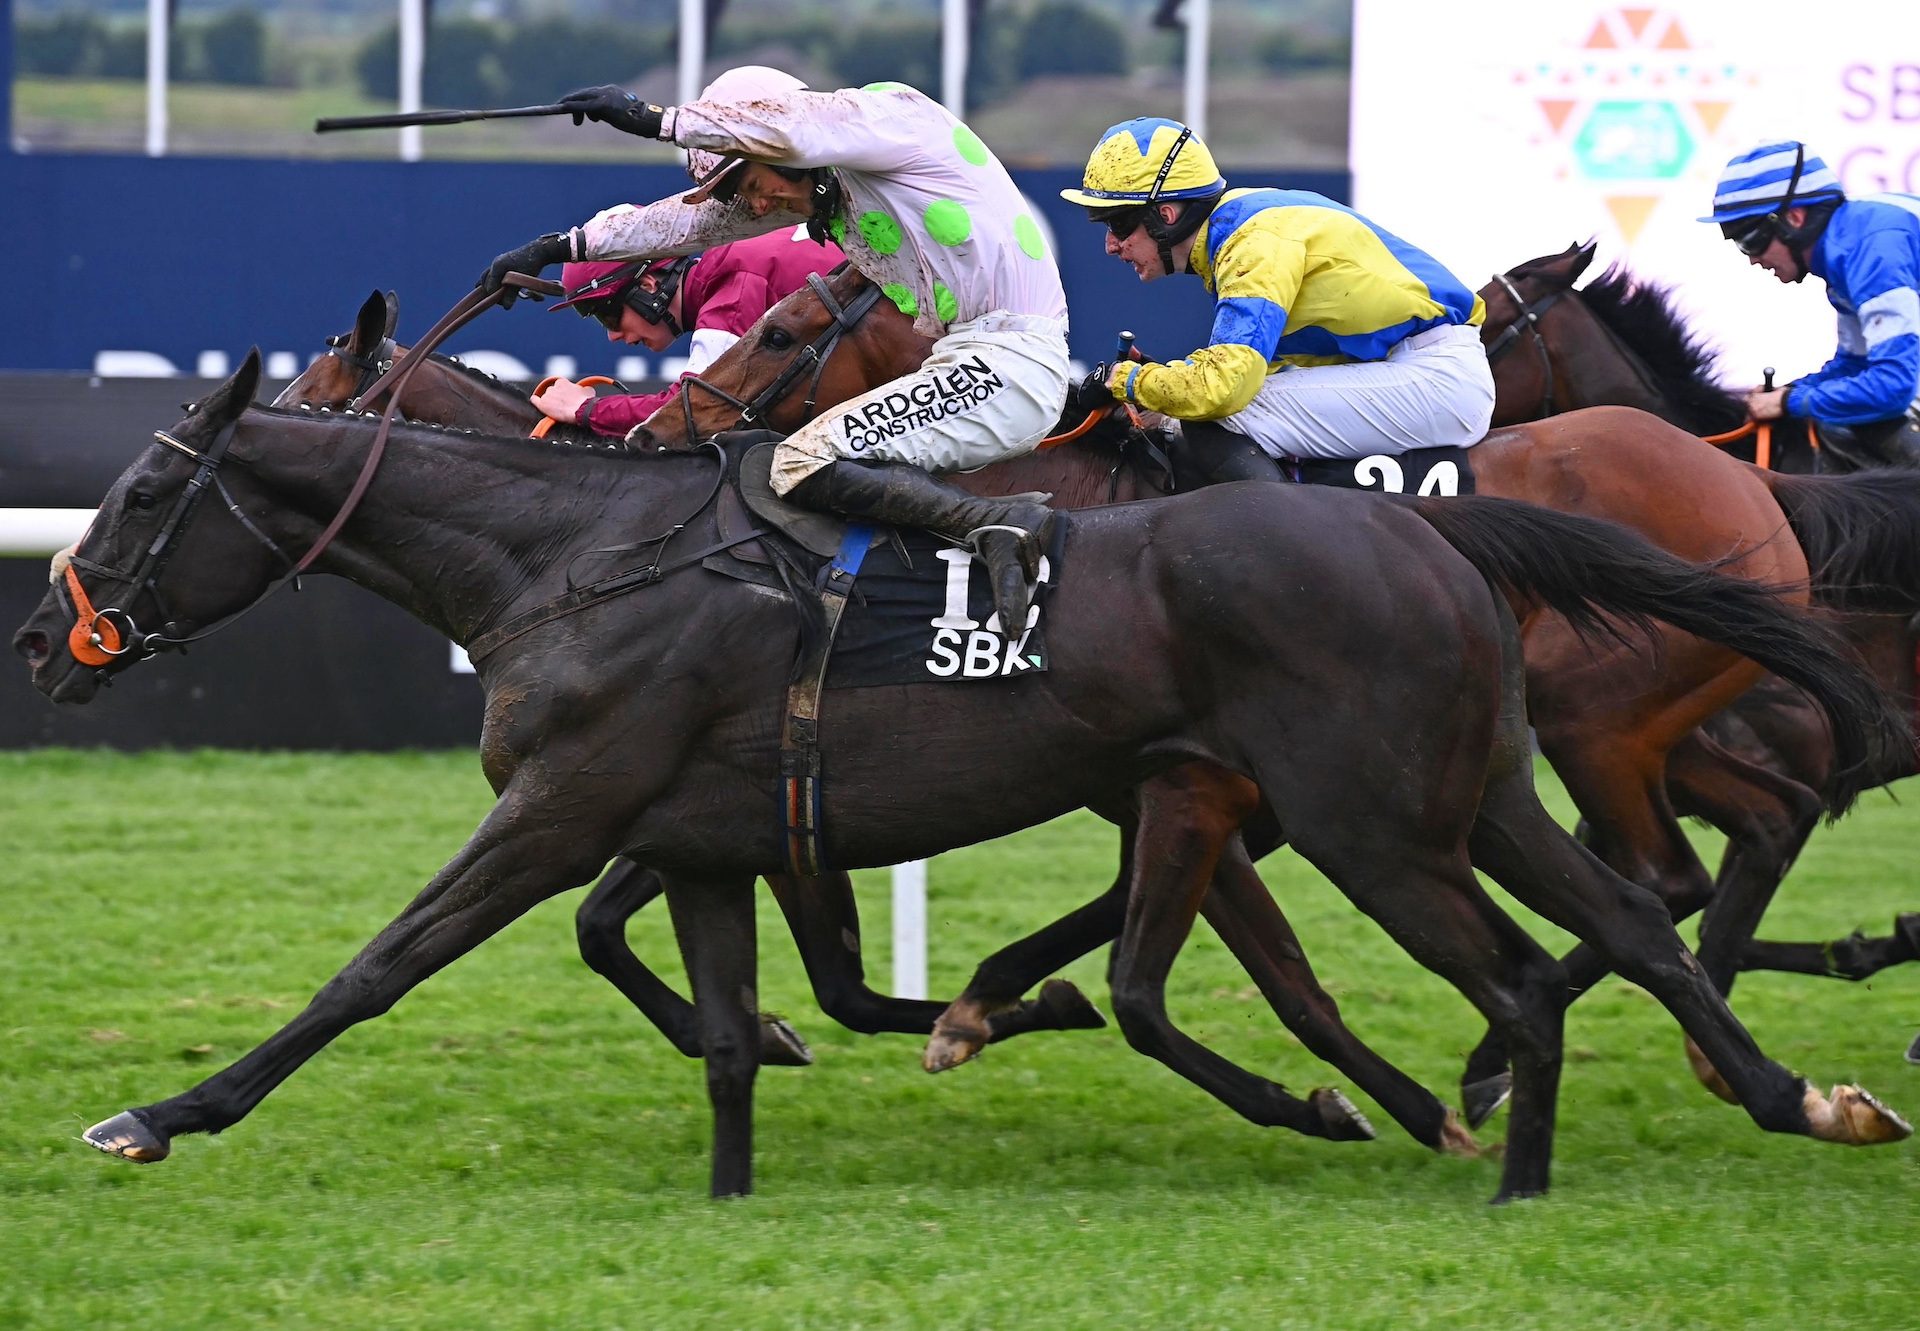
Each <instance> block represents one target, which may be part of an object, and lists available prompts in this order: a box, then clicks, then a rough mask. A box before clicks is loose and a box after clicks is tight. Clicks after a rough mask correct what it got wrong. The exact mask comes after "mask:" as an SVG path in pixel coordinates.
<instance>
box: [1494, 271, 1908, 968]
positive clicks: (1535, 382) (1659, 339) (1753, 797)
mask: <svg viewBox="0 0 1920 1331" xmlns="http://www.w3.org/2000/svg"><path fill="white" fill-rule="evenodd" d="M1592 259H1593V247H1592V245H1591V244H1589V245H1584V246H1572V247H1569V248H1568V249H1567V250H1566V251H1564V252H1562V253H1560V254H1556V255H1544V256H1542V257H1540V258H1538V259H1531V260H1529V261H1528V262H1526V263H1523V264H1521V265H1520V266H1519V267H1517V268H1514V269H1512V270H1511V271H1509V272H1507V273H1505V274H1503V275H1502V276H1501V277H1498V278H1495V279H1494V280H1493V281H1492V282H1490V283H1488V284H1487V286H1485V287H1483V288H1482V289H1481V293H1480V294H1481V296H1482V297H1483V298H1484V299H1485V300H1486V302H1487V324H1486V329H1485V332H1484V341H1485V342H1486V343H1487V346H1488V348H1489V354H1490V355H1491V357H1492V364H1493V371H1494V383H1495V387H1496V390H1497V398H1496V402H1495V419H1496V420H1518V419H1525V418H1527V416H1528V415H1529V413H1546V412H1553V411H1560V410H1567V409H1572V408H1576V407H1582V406H1589V405H1598V404H1614V405H1622V406H1634V407H1638V408H1640V409H1642V410H1646V411H1651V412H1653V413H1655V414H1657V415H1659V416H1661V417H1662V418H1663V419H1666V420H1668V421H1671V422H1672V423H1673V424H1675V425H1677V426H1680V427H1681V428H1682V429H1685V430H1688V431H1690V432H1692V433H1696V434H1700V435H1710V434H1711V435H1720V434H1727V433H1731V432H1734V431H1735V430H1736V429H1737V428H1738V426H1739V425H1740V423H1741V422H1742V421H1744V420H1745V417H1746V409H1745V404H1744V402H1743V401H1742V399H1741V398H1740V397H1739V396H1737V395H1736V394H1733V393H1730V392H1728V391H1727V390H1726V389H1724V388H1722V387H1720V386H1719V384H1718V383H1716V382H1715V380H1714V377H1713V356H1712V354H1711V352H1710V351H1709V350H1708V348H1707V347H1706V346H1705V344H1704V343H1703V341H1702V340H1701V339H1700V338H1699V337H1698V336H1697V335H1695V334H1693V333H1692V332H1690V331H1689V330H1688V329H1687V327H1686V325H1685V323H1684V321H1683V320H1682V318H1681V317H1680V315H1679V313H1678V312H1677V310H1676V309H1675V306H1674V303H1673V301H1672V299H1671V297H1670V295H1669V293H1668V292H1667V291H1666V290H1664V289H1663V288H1661V287H1659V286H1656V285H1653V284H1650V283H1644V282H1638V281H1636V280H1634V278H1633V277H1632V275H1631V274H1630V273H1628V272H1626V271H1625V270H1622V269H1612V270H1609V271H1608V272H1606V273H1605V274H1603V275H1602V276H1600V277H1599V278H1597V279H1595V280H1594V281H1592V282H1589V283H1588V284H1587V285H1586V286H1585V287H1584V288H1576V287H1575V286H1574V285H1573V284H1574V283H1575V282H1576V281H1577V280H1578V279H1579V278H1580V277H1581V275H1582V274H1583V273H1584V272H1585V271H1586V269H1587V267H1588V265H1589V264H1590V263H1591V261H1592ZM1739 446H1740V447H1742V448H1744V449H1745V450H1746V451H1747V453H1748V455H1749V456H1751V455H1752V450H1753V447H1754V445H1753V443H1752V441H1751V439H1747V440H1743V441H1741V443H1740V445H1739ZM1771 451H1772V458H1771V460H1772V463H1773V465H1774V467H1775V468H1776V469H1779V470H1785V471H1796V472H1807V471H1811V470H1813V463H1814V457H1815V454H1814V451H1813V449H1812V447H1811V445H1810V443H1809V440H1808V435H1807V431H1806V428H1805V422H1804V421H1783V422H1779V423H1777V424H1776V426H1775V428H1774V431H1773V442H1772V449H1771ZM1783 484H1789V485H1790V484H1793V482H1783ZM1842 628H1843V631H1844V632H1846V634H1847V635H1848V636H1849V637H1850V638H1852V639H1853V640H1854V641H1855V643H1856V645H1857V646H1858V648H1859V650H1860V652H1861V655H1862V656H1863V658H1864V659H1865V660H1866V661H1867V662H1868V664H1869V666H1870V667H1871V668H1872V669H1873V671H1874V673H1875V675H1876V677H1878V678H1879V680H1880V681H1881V684H1882V685H1883V687H1885V688H1886V689H1887V691H1888V692H1889V693H1891V694H1892V695H1893V696H1894V697H1896V698H1898V699H1899V700H1900V701H1901V702H1902V704H1903V706H1904V707H1905V709H1906V711H1907V714H1908V715H1909V716H1910V717H1911V716H1913V715H1914V714H1915V712H1914V709H1915V707H1916V700H1917V699H1920V680H1916V662H1917V660H1920V623H1917V622H1916V620H1915V619H1914V617H1913V616H1912V615H1910V614H1908V613H1897V614H1871V613H1849V614H1846V615H1845V617H1844V619H1843V621H1842ZM1833 764H1834V758H1833V754H1832V752H1831V749H1830V741H1829V739H1828V736H1827V733H1826V729H1825V727H1824V726H1823V725H1822V724H1821V723H1820V721H1819V719H1818V718H1817V717H1815V716H1813V715H1812V714H1811V713H1810V712H1809V710H1808V708H1807V706H1806V703H1805V700H1804V698H1802V697H1801V696H1800V694H1799V692H1798V691H1797V690H1795V689H1793V688H1791V687H1788V686H1784V685H1782V684H1781V683H1780V682H1779V681H1777V680H1772V681H1764V682H1763V683H1762V684H1761V685H1759V686H1758V687H1756V688H1754V689H1753V690H1751V691H1750V692H1748V693H1747V694H1745V695H1743V696H1742V697H1741V698H1740V699H1739V700H1738V701H1736V702H1735V703H1734V704H1733V705H1732V706H1731V707H1729V708H1728V709H1727V710H1726V711H1724V712H1722V713H1721V714H1720V715H1718V716H1717V717H1714V718H1713V719H1711V720H1710V721H1708V722H1707V723H1706V725H1705V726H1704V727H1703V728H1702V730H1701V731H1700V732H1696V734H1695V735H1693V736H1690V737H1689V738H1688V739H1687V740H1686V741H1684V742H1683V744H1682V746H1681V749H1680V751H1679V753H1678V755H1677V761H1676V762H1675V763H1674V764H1672V765H1671V766H1670V769H1669V780H1668V793H1669V796H1670V798H1671V799H1672V801H1673V803H1674V805H1675V807H1676V808H1677V809H1678V810H1679V811H1680V812H1682V813H1691V814H1697V815H1699V816H1701V817H1703V818H1706V819H1707V820H1708V821H1709V822H1711V823H1713V824H1714V826H1716V827H1718V828H1719V829H1720V830H1722V831H1724V832H1726V833H1727V835H1728V838H1729V840H1728V845H1727V850H1726V853H1725V856H1724V858H1723V859H1722V861H1721V867H1720V872H1719V874H1718V876H1717V878H1716V882H1715V887H1714V891H1713V893H1712V898H1711V901H1710V903H1708V904H1707V912H1706V916H1705V918H1704V920H1703V922H1702V925H1701V939H1700V960H1701V964H1702V965H1704V966H1705V967H1706V968H1707V972H1708V974H1709V975H1710V976H1711V977H1712V978H1713V979H1714V981H1715V983H1716V984H1717V985H1718V986H1719V987H1720V989H1721V992H1723V993H1724V992H1727V991H1728V990H1729V989H1730V988H1731V986H1732V983H1733V979H1734V976H1735V975H1736V974H1737V973H1738V971H1740V970H1743V969H1773V970H1789V971H1796V972H1800V973H1804V974H1815V975H1834V976H1838V977H1840V978H1843V979H1849V980H1860V979H1865V978H1866V977H1867V976H1870V975H1873V974H1875V973H1876V972H1878V971H1879V970H1881V969H1883V968H1885V967H1886V966H1889V965H1893V964H1896V963H1898V962H1903V961H1911V960H1914V959H1916V957H1920V915H1916V914H1904V915H1901V916H1900V917H1898V919H1897V920H1896V921H1895V930H1894V932H1893V933H1892V934H1891V935H1888V936H1884V937H1880V938H1867V937H1864V936H1862V935H1859V934H1855V935H1853V936H1852V937H1849V938H1844V939H1839V940H1835V941H1832V942H1825V943H1775V942H1764V941H1758V940H1756V939H1755V938H1754V937H1753V935H1754V931H1755V929H1756V928H1757V927H1758V925H1759V921H1760V918H1761V916H1762V915H1763V914H1764V913H1765V911H1766V908H1767V905H1768V903H1769V902H1770V901H1771V900H1772V898H1773V895H1774V892H1775V891H1776V890H1777V889H1778V887H1779V884H1780V881H1781V879H1782V877H1783V876H1784V875H1785V873H1786V870H1787V867H1788V866H1789V865H1791V864H1792V863H1793V861H1794V860H1795V858H1797V857H1798V855H1799V853H1800V851H1801V849H1802V847H1803V846H1804V845H1805V843H1806V840H1807V838H1808V837H1809V836H1810V835H1811V834H1812V832H1813V829H1814V826H1815V825H1816V823H1817V822H1818V821H1819V818H1820V816H1821V814H1822V813H1824V812H1826V809H1825V807H1824V804H1823V802H1822V800H1821V798H1820V795H1819V793H1818V792H1820V791H1821V790H1822V789H1824V787H1825V783H1826V781H1827V780H1828V778H1829V776H1830V774H1831V772H1832V770H1833ZM1916 771H1920V755H1917V754H1916V751H1915V749H1914V747H1913V746H1912V745H1911V744H1905V745H1902V744H1895V745H1888V746H1884V747H1882V748H1881V749H1880V750H1878V751H1877V752H1876V754H1875V755H1874V764H1873V767H1872V769H1871V771H1870V775H1869V776H1868V778H1867V779H1868V780H1869V782H1870V783H1871V784H1886V783H1888V782H1892V781H1896V780H1899V779H1901V778H1903V777H1907V776H1912V775H1914V774H1915V773H1916ZM1698 904H1699V903H1697V902H1689V903H1682V907H1683V908H1684V907H1685V905H1696V906H1697V905H1698Z"/></svg>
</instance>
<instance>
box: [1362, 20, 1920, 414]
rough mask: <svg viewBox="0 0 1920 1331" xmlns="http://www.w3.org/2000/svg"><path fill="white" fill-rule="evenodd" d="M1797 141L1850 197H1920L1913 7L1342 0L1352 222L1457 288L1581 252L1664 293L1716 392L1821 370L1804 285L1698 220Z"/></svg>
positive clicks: (1824, 335) (1825, 325) (1822, 324)
mask: <svg viewBox="0 0 1920 1331" xmlns="http://www.w3.org/2000/svg"><path fill="white" fill-rule="evenodd" d="M1767 138H1795V139H1801V140H1803V141H1805V143H1806V144H1807V146H1808V148H1809V149H1810V151H1812V152H1814V153H1816V154H1818V155H1819V156H1821V157H1823V158H1825V159H1826V162H1827V164H1828V165H1829V166H1831V167H1833V168H1834V170H1836V171H1837V172H1839V174H1840V180H1841V184H1842V185H1843V187H1844V188H1845V189H1846V191H1847V193H1848V194H1849V195H1850V196H1853V197H1858V196H1860V195H1866V194H1876V193H1880V192H1882V191H1887V190H1894V191H1899V192H1902V193H1920V9H1917V8H1916V6H1915V5H1914V4H1913V3H1912V2H1911V0H1828V2H1827V3H1824V4H1814V5H1809V4H1804V3H1798V2H1796V3H1793V4H1787V3H1781V2H1780V0H1687V2H1686V3H1680V4H1669V5H1664V6H1623V5H1609V4H1603V3H1593V2H1592V0H1575V2H1574V3H1554V4H1542V3H1539V0H1473V2H1472V3H1462V4H1434V3H1431V0H1355V3H1354V35H1353V117H1352V139H1351V147H1350V157H1351V161H1352V167H1353V192H1354V206H1355V207H1356V208H1358V209H1359V210H1360V211H1361V212H1363V213H1365V214H1367V216H1369V217H1371V218H1372V219H1373V220H1375V221H1376V222H1378V223H1379V224H1380V225H1382V226H1384V227H1386V228H1387V230H1389V231H1392V232H1394V233H1396V234H1398V235H1400V236H1403V237H1404V238H1405V239H1406V240H1407V241H1409V242H1410V243H1412V244H1414V245H1418V246H1419V247H1420V248H1422V249H1424V250H1427V251H1428V252H1429V253H1431V254H1432V255H1433V256H1434V257H1435V258H1437V259H1439V260H1440V261H1441V262H1442V263H1444V264H1446V265H1447V266H1448V267H1449V268H1451V269H1452V270H1453V271H1454V272H1455V273H1457V274H1458V275H1459V276H1460V277H1461V278H1462V279H1463V280H1465V281H1466V282H1467V283H1468V284H1469V285H1471V286H1479V285H1481V284H1483V283H1484V282H1485V281H1486V280H1487V278H1488V277H1489V276H1491V275H1492V274H1493V273H1495V272H1501V271H1505V270H1506V269H1509V268H1512V267H1514V266H1515V265H1517V264H1519V263H1522V262H1524V261H1525V260H1527V259H1530V258H1534V257H1536V256H1538V255H1542V254H1549V253H1557V252H1558V251H1560V250H1563V249H1565V248H1566V247H1567V245H1568V244H1570V243H1572V242H1574V241H1581V240H1586V239H1588V238H1596V239H1598V241H1599V254H1598V257H1597V258H1596V260H1595V263H1594V267H1593V268H1592V269H1590V270H1589V272H1590V273H1591V274H1595V275H1597V273H1598V272H1599V271H1600V269H1601V268H1602V267H1604V266H1606V265H1608V264H1612V263H1624V264H1626V265H1627V266H1628V267H1629V268H1630V269H1631V270H1632V271H1633V272H1634V273H1635V274H1636V275H1638V276H1641V277H1644V278H1647V279H1650V280H1652V281H1655V282H1658V283H1660V284H1662V285H1668V286H1672V287H1674V288H1676V290H1677V295H1678V296H1679V299H1680V304H1681V307H1682V308H1683V309H1684V310H1685V311H1686V312H1687V315H1688V319H1689V323H1690V326H1691V328H1692V329H1693V330H1694V331H1695V332H1697V333H1700V334H1702V335H1704V336H1705V337H1706V338H1707V339H1708V340H1709V341H1710V342H1711V343H1712V344H1713V345H1715V346H1717V347H1718V348H1719V349H1720V351H1721V353H1722V355H1721V361H1720V366H1721V371H1722V375H1723V377H1724V378H1725V379H1726V380H1727V381H1728V382H1729V383H1730V384H1734V385H1741V386H1744V385H1748V384H1754V383H1758V382H1759V378H1760V370H1761V367H1762V366H1765V365H1774V366H1777V367H1778V368H1779V370H1780V377H1781V380H1782V381H1783V382H1784V381H1785V380H1787V379H1790V378H1792V377H1794V376H1796V375H1799V374H1804V373H1806V372H1807V371H1808V370H1811V369H1813V368H1815V367H1816V366H1818V365H1819V364H1820V363H1821V362H1823V361H1825V360H1826V359H1827V358H1828V357H1829V356H1831V355H1832V354H1833V349H1834V321H1833V312H1832V309H1831V307H1829V306H1828V305H1827V303H1826V296H1825V292H1824V290H1823V289H1822V287H1821V283H1820V281H1819V279H1818V278H1811V277H1810V278H1808V279H1807V280H1806V281H1805V282H1803V283H1801V284H1800V285H1799V286H1794V287H1787V286H1782V285H1781V284H1780V283H1779V282H1778V281H1777V280H1776V279H1775V278H1774V277H1773V276H1772V275H1770V274H1769V273H1767V272H1765V271H1764V270H1762V269H1759V268H1755V267H1752V266H1751V265H1749V264H1748V263H1747V260H1746V258H1745V256H1744V255H1742V254H1741V253H1740V252H1739V251H1738V250H1737V249H1736V248H1734V246H1733V245H1732V244H1730V243H1728V242H1727V241H1725V240H1723V239H1721V236H1720V229H1719V228H1718V227H1717V226H1712V225H1707V224H1702V223H1700V222H1696V221H1695V220H1694V219H1695V218H1697V217H1701V216H1703V215H1705V214H1706V213H1707V212H1709V211H1711V200H1712V197H1713V184H1714V181H1715V179H1716V178H1717V177H1718V176H1719V174H1720V168H1721V167H1722V166H1724V165H1725V164H1726V160H1727V158H1729V157H1731V156H1732V155H1734V154H1735V153H1736V152H1739V151H1742V150H1744V149H1745V148H1748V147H1750V146H1752V145H1754V144H1755V143H1758V142H1760V141H1762V140H1763V139H1767Z"/></svg>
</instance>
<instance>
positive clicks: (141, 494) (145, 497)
mask: <svg viewBox="0 0 1920 1331" xmlns="http://www.w3.org/2000/svg"><path fill="white" fill-rule="evenodd" d="M127 502H128V503H129V504H131V505H133V506H134V507H135V508H152V507H153V505H154V503H155V500H154V497H153V496H152V495H150V494H148V493H147V492H146V491H145V490H135V491H134V492H133V493H132V494H130V495H128V496H127Z"/></svg>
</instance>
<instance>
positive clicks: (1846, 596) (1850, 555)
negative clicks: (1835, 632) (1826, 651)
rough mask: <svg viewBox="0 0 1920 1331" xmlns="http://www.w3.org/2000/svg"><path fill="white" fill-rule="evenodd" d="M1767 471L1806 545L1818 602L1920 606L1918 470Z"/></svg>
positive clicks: (1905, 609)
mask: <svg viewBox="0 0 1920 1331" xmlns="http://www.w3.org/2000/svg"><path fill="white" fill-rule="evenodd" d="M1761 476H1762V477H1763V478H1764V479H1765V480H1766V483H1767V488H1768V489H1769V490H1771V491H1773V498H1774V501H1775V502H1776V503H1778V504H1779V505H1780V509H1781V511H1782V512H1784V513H1785V514H1786V515H1787V525H1788V526H1790V527H1792V528H1793V534H1794V536H1795V538H1796V539H1798V540H1799V542H1800V548H1801V549H1802V550H1803V551H1805V552H1806V556H1807V568H1808V570H1809V571H1810V573H1811V574H1812V588H1811V590H1812V592H1813V597H1814V599H1815V600H1816V601H1818V602H1820V603H1821V604H1822V605H1832V606H1840V607H1843V608H1845V609H1848V610H1885V611H1892V612H1895V613H1901V614H1912V613H1913V612H1914V611H1916V610H1920V471H1908V470H1893V471H1861V472H1855V473H1853V474H1851V475H1847V476H1788V475H1783V474H1781V473H1780V472H1775V471H1767V472H1762V473H1761Z"/></svg>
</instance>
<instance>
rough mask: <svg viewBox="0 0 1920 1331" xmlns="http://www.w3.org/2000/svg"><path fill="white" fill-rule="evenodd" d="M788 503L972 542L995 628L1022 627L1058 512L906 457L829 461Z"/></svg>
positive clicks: (1018, 630)
mask: <svg viewBox="0 0 1920 1331" xmlns="http://www.w3.org/2000/svg"><path fill="white" fill-rule="evenodd" d="M786 497H787V498H788V499H789V500H792V501H793V502H795V503H799V504H804V505H806V506H807V507H809V508H825V509H831V510H833V511H834V512H836V513H843V514H845V515H847V516H848V517H852V518H870V519H872V520H873V521H875V522H884V523H887V524H889V525H890V526H897V527H922V528H925V529H926V530H927V531H930V532H934V533H936V534H937V535H940V536H945V537H947V538H949V539H951V540H955V541H959V542H961V543H963V544H966V545H970V546H972V547H973V549H974V551H975V553H977V554H978V555H979V556H980V558H981V559H982V561H984V562H985V564H986V566H987V579H988V582H989V584H990V585H991V586H992V588H993V604H994V608H995V609H996V610H997V611H999V613H1000V624H1001V632H1002V633H1003V634H1005V635H1006V636H1007V637H1008V638H1009V639H1016V640H1017V639H1018V638H1019V636H1020V635H1021V634H1022V633H1024V632H1025V631H1026V624H1027V608H1028V606H1030V605H1031V604H1032V600H1033V594H1032V591H1031V589H1030V587H1029V585H1028V584H1029V582H1030V581H1031V580H1032V579H1034V578H1036V577H1038V576H1039V573H1040V555H1041V553H1042V552H1043V551H1044V550H1045V549H1046V547H1047V543H1048V541H1049V539H1050V538H1051V536H1052V533H1053V523H1054V519H1055V518H1056V517H1057V516H1058V515H1057V514H1055V513H1054V511H1053V510H1052V509H1050V508H1048V507H1047V506H1046V504H1045V502H1044V501H1045V500H1046V499H1047V498H1048V497H1049V496H1047V495H1040V494H1019V495H1008V496H1004V497H1000V498H991V499H989V498H983V497H981V496H979V495H970V494H968V493H967V492H966V491H964V490H961V489H959V488H957V487H956V486H952V485H949V484H947V483H946V482H945V481H942V480H939V479H937V478H936V477H934V476H933V475H931V474H930V473H928V472H925V471H922V470H921V469H920V468H919V467H916V466H914V465H912V464H911V463H907V462H849V461H845V460H841V461H836V462H830V463H828V464H827V465H826V466H824V467H822V468H821V469H820V470H819V471H816V472H814V473H813V474H812V475H811V476H809V477H807V478H806V479H805V480H804V481H801V482H800V484H798V485H796V486H794V487H793V489H791V490H789V491H788V492H787V496H786Z"/></svg>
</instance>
